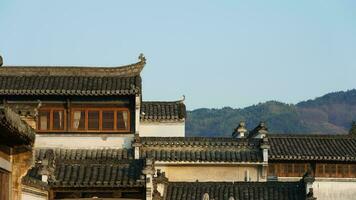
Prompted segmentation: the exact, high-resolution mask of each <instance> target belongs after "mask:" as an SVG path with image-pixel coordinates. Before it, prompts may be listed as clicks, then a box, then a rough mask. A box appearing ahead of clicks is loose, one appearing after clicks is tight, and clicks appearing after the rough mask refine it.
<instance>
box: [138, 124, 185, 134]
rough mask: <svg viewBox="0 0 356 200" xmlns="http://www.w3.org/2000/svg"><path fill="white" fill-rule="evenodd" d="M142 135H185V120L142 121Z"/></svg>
mask: <svg viewBox="0 0 356 200" xmlns="http://www.w3.org/2000/svg"><path fill="white" fill-rule="evenodd" d="M140 136H142V137H153V136H154V137H184V136H185V122H184V121H183V122H161V123H157V122H155V123H153V122H152V123H149V122H141V124H140Z"/></svg>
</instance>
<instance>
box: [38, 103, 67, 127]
mask: <svg viewBox="0 0 356 200" xmlns="http://www.w3.org/2000/svg"><path fill="white" fill-rule="evenodd" d="M54 111H62V112H63V121H64V123H63V129H53V112H54ZM40 112H49V129H47V130H41V129H40V120H41V119H40V117H38V119H37V123H36V131H37V132H41V133H42V132H65V131H66V130H67V112H66V109H65V108H63V107H51V108H41V109H40V110H39V112H38V113H40Z"/></svg>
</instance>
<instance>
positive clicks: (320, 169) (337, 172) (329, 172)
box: [316, 163, 356, 178]
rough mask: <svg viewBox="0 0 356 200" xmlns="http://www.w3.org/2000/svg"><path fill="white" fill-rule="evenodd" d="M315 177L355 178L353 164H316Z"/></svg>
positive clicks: (355, 171) (354, 166) (355, 170)
mask: <svg viewBox="0 0 356 200" xmlns="http://www.w3.org/2000/svg"><path fill="white" fill-rule="evenodd" d="M316 176H317V177H332V178H334V177H335V178H353V177H354V178H355V177H356V165H355V164H320V163H318V164H316Z"/></svg>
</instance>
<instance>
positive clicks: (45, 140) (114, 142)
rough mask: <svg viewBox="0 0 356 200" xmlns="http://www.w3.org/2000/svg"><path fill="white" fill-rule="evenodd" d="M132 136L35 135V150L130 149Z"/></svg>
mask: <svg viewBox="0 0 356 200" xmlns="http://www.w3.org/2000/svg"><path fill="white" fill-rule="evenodd" d="M133 137H134V136H133V134H81V133H80V134H36V140H35V147H36V148H45V147H52V148H69V149H73V148H131V142H132V140H133Z"/></svg>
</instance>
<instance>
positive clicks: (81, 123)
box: [72, 110, 85, 130]
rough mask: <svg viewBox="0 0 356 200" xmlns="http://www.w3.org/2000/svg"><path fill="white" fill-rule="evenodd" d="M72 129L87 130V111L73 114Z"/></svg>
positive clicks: (78, 111)
mask: <svg viewBox="0 0 356 200" xmlns="http://www.w3.org/2000/svg"><path fill="white" fill-rule="evenodd" d="M72 129H74V130H84V129H85V111H83V110H77V111H74V112H73V113H72Z"/></svg>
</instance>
